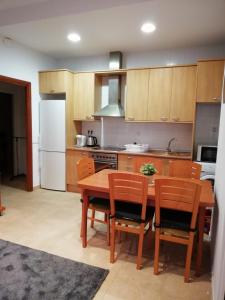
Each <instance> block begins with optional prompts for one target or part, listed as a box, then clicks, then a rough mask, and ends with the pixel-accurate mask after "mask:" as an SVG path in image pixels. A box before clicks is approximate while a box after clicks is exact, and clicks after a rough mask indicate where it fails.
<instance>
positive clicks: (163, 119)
mask: <svg viewBox="0 0 225 300" xmlns="http://www.w3.org/2000/svg"><path fill="white" fill-rule="evenodd" d="M160 120H161V121H167V120H168V118H166V117H161V118H160Z"/></svg>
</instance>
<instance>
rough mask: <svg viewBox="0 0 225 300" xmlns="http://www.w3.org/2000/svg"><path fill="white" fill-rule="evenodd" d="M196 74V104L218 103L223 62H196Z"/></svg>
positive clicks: (220, 92)
mask: <svg viewBox="0 0 225 300" xmlns="http://www.w3.org/2000/svg"><path fill="white" fill-rule="evenodd" d="M197 74H198V77H197V102H220V101H221V94H222V83H223V74H224V60H217V61H200V62H198V67H197Z"/></svg>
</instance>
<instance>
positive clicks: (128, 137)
mask: <svg viewBox="0 0 225 300" xmlns="http://www.w3.org/2000/svg"><path fill="white" fill-rule="evenodd" d="M224 53H225V44H224V45H217V46H209V47H192V48H180V49H166V50H159V51H150V52H142V53H124V55H123V67H124V68H135V67H152V66H153V67H154V66H166V65H167V64H168V63H173V64H175V65H177V64H191V63H196V62H197V60H198V59H203V58H213V57H214V58H218V57H224ZM57 63H58V67H59V68H69V69H72V70H75V71H87V70H105V69H106V70H107V69H108V64H109V55H104V56H94V57H78V58H71V59H61V60H58V62H57ZM107 93H108V92H107V86H104V91H103V92H102V103H103V102H104V104H106V101H105V97H106V96H107ZM199 114H200V119H201V122H202V118H203V119H204V118H205V117H207V114H211V118H212V122H210V123H209V122H206V123H207V126H206V127H205V126H204V131H205V132H207V135H208V136H209V135H210V136H211V138H210V140H209V141H208V142H207V143H210V142H211V140H213V141H214V140H217V133H215V134H212V133H211V131H212V128H211V127H212V126H214V127H216V126H217V127H218V122H216V120H215V119H217V116H218V110H216V109H214V110H210V109H207V108H206V109H205V110H204V111H203V113H202V114H201V110H200V113H199ZM214 121H215V122H214ZM204 122H205V120H204ZM85 123H86V122H83V127H84V128H83V133H84V134H86V132H87V129H93V130H95V134H96V136H97V137H98V139H100V128H101V127H100V125H97V124H98V123H97V124H89V122H88V124H85ZM212 123H213V124H212ZM89 127H90V128H89ZM217 129H218V128H217ZM138 133H140V134H139V136H138ZM191 134H192V126H190V125H182V124H168V125H167V124H151V123H144V124H141V123H133V124H132V123H125V122H123V121H122V120H116V119H109V120H107V119H105V121H104V145H109V144H117V145H123V144H125V143H130V142H133V141H136V142H140V143H145V142H147V143H149V144H150V146H151V147H152V148H165V147H166V144H167V141H168V140H169V139H170V138H171V137H176V139H177V140H176V142H175V143H174V147H175V150H190V149H191V145H192V140H191ZM124 137H125V138H124ZM214 137H215V138H214ZM197 138H198V140H204V134H203V133H202V131H201V130H200V131H198V133H197ZM123 139H124V140H123Z"/></svg>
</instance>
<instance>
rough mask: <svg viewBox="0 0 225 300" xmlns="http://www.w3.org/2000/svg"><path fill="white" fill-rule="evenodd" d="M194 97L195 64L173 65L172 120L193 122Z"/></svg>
mask: <svg viewBox="0 0 225 300" xmlns="http://www.w3.org/2000/svg"><path fill="white" fill-rule="evenodd" d="M195 99H196V66H187V67H174V68H173V83H172V95H171V107H170V120H171V121H173V122H193V121H194V112H195Z"/></svg>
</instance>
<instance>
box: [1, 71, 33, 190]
mask: <svg viewBox="0 0 225 300" xmlns="http://www.w3.org/2000/svg"><path fill="white" fill-rule="evenodd" d="M0 82H4V83H9V84H13V85H17V86H21V87H24V88H25V101H26V113H25V124H26V135H27V139H26V163H27V170H26V171H27V174H26V190H27V191H28V192H31V191H33V153H32V109H31V83H30V82H29V81H24V80H20V79H16V78H11V77H7V76H2V75H0Z"/></svg>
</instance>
